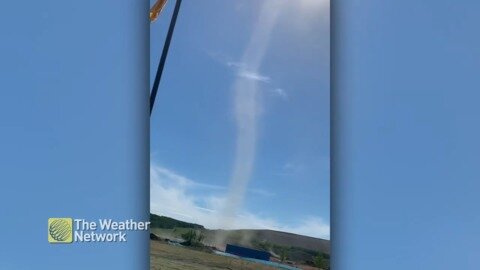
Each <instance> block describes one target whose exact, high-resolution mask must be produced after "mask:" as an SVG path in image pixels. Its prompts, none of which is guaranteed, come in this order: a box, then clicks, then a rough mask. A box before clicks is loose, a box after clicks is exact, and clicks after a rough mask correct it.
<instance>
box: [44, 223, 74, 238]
mask: <svg viewBox="0 0 480 270" xmlns="http://www.w3.org/2000/svg"><path fill="white" fill-rule="evenodd" d="M48 242H50V243H63V244H68V243H72V242H73V220H72V219H71V218H49V219H48Z"/></svg>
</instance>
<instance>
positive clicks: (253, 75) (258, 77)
mask: <svg viewBox="0 0 480 270" xmlns="http://www.w3.org/2000/svg"><path fill="white" fill-rule="evenodd" d="M238 76H239V77H242V78H244V79H248V80H252V81H258V82H264V83H268V82H270V77H268V76H265V75H262V74H260V73H258V72H255V71H249V70H242V71H240V72H238Z"/></svg>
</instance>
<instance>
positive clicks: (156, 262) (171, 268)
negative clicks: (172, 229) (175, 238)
mask: <svg viewBox="0 0 480 270" xmlns="http://www.w3.org/2000/svg"><path fill="white" fill-rule="evenodd" d="M150 269H152V270H225V269H230V270H275V268H273V267H269V266H266V265H262V264H257V263H253V262H248V261H244V260H241V259H236V258H230V257H225V256H221V255H216V254H210V253H206V252H202V251H197V250H192V249H189V248H186V247H179V246H172V245H169V244H167V243H165V242H161V241H150Z"/></svg>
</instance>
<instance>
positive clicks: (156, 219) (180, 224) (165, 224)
mask: <svg viewBox="0 0 480 270" xmlns="http://www.w3.org/2000/svg"><path fill="white" fill-rule="evenodd" d="M150 222H151V224H150V228H160V229H174V228H189V229H201V230H203V229H205V228H204V227H203V226H202V225H198V224H194V223H188V222H184V221H180V220H176V219H173V218H169V217H165V216H157V215H155V214H150Z"/></svg>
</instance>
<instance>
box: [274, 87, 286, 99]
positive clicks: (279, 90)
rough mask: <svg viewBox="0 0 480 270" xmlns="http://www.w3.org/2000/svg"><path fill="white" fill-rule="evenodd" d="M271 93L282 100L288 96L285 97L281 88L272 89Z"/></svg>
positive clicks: (284, 92)
mask: <svg viewBox="0 0 480 270" xmlns="http://www.w3.org/2000/svg"><path fill="white" fill-rule="evenodd" d="M273 93H274V94H275V95H276V96H278V97H281V98H283V99H287V98H288V95H287V91H285V90H284V89H282V88H275V89H273Z"/></svg>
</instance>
